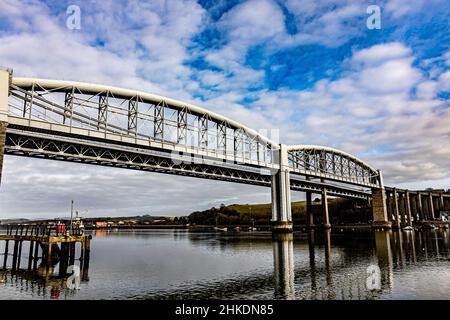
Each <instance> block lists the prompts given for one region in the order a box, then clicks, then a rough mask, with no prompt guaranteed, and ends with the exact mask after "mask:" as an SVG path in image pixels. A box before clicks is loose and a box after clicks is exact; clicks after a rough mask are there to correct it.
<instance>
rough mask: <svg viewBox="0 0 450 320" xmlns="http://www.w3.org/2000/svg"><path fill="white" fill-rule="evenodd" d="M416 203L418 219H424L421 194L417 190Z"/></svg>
mask: <svg viewBox="0 0 450 320" xmlns="http://www.w3.org/2000/svg"><path fill="white" fill-rule="evenodd" d="M416 205H417V213H418V214H419V220H420V221H423V220H425V216H424V214H423V205H422V196H421V194H420V192H417V198H416Z"/></svg>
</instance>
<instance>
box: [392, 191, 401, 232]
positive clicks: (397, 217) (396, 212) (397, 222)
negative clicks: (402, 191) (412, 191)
mask: <svg viewBox="0 0 450 320" xmlns="http://www.w3.org/2000/svg"><path fill="white" fill-rule="evenodd" d="M392 193H393V198H394V200H393V202H394V203H393V207H394V218H395V222H394V227H395V228H397V229H398V228H400V227H401V226H400V222H401V220H400V214H399V208H398V193H397V190H396V189H395V188H394V190H393V191H392Z"/></svg>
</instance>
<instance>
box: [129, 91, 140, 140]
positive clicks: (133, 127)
mask: <svg viewBox="0 0 450 320" xmlns="http://www.w3.org/2000/svg"><path fill="white" fill-rule="evenodd" d="M138 99H139V97H138V96H136V98H135V99H133V98H132V99H130V100H128V134H130V135H131V134H134V135H135V136H136V134H137V119H138V116H137V115H138Z"/></svg>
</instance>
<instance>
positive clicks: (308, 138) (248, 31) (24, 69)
mask: <svg viewBox="0 0 450 320" xmlns="http://www.w3.org/2000/svg"><path fill="white" fill-rule="evenodd" d="M374 4H375V5H378V6H379V7H380V8H381V29H368V28H367V24H366V20H367V18H368V17H369V16H370V14H368V13H367V7H368V6H369V5H374ZM71 5H76V6H78V7H79V8H80V13H81V15H80V26H81V29H73V28H68V27H67V19H68V18H69V19H71V17H72V15H71V12H70V13H69V14H68V13H67V8H68V7H69V6H71ZM449 12H450V2H449V1H448V0H427V1H426V0H416V1H409V0H404V1H402V0H389V1H369V2H367V1H355V0H352V1H343V0H339V1H337V0H336V1H334V0H324V1H316V0H250V1H210V0H204V1H203V0H199V1H194V0H183V1H182V0H173V1H159V0H151V1H145V2H144V1H117V0H114V1H112V0H110V1H108V0H106V1H105V0H103V1H94V0H92V1H74V0H67V1H66V0H58V1H56V0H54V1H50V0H48V1H34V0H28V1H18V0H1V1H0V66H4V67H10V68H13V69H14V75H16V76H28V77H41V78H56V79H65V80H77V81H88V82H96V83H101V84H109V85H114V86H121V87H126V88H132V89H140V90H143V91H148V92H151V93H157V94H161V95H165V96H168V97H171V98H176V99H179V100H184V101H188V102H191V103H194V104H197V105H200V106H202V107H205V108H207V109H210V110H213V111H216V112H218V113H221V114H223V115H226V116H228V117H230V118H233V119H236V120H239V121H240V122H242V123H244V124H246V125H248V126H250V127H252V128H254V129H279V130H280V139H281V141H282V142H283V143H286V144H319V145H328V146H332V147H335V148H339V149H342V150H345V151H347V152H349V153H352V154H355V155H357V156H358V157H360V158H362V159H364V160H366V161H367V162H369V163H370V164H372V165H373V166H374V167H377V168H380V169H382V171H383V173H384V178H385V183H386V184H388V185H397V186H401V187H409V188H426V187H436V188H443V187H445V188H448V187H450V170H449V169H450V143H449V141H450V104H449V97H450V94H449V92H450V35H449V34H450V32H449V31H450V30H449ZM70 21H73V20H69V22H70ZM3 173H4V176H3V179H2V186H1V189H0V218H10V217H44V216H45V217H46V216H49V217H50V216H51V217H56V216H63V215H66V214H67V212H68V211H69V206H70V199H75V201H76V205H77V208H78V209H79V210H80V211H82V212H85V215H89V216H94V215H95V216H104V215H111V216H112V215H125V214H126V215H128V214H155V215H157V214H167V215H181V214H187V213H189V212H191V211H192V210H195V209H206V208H208V207H211V206H218V205H220V203H255V202H269V201H270V192H269V190H268V189H265V188H259V187H250V186H245V185H238V184H230V183H224V182H215V181H206V180H201V179H193V178H185V177H176V176H170V175H161V174H153V173H141V172H134V171H131V170H123V169H110V168H102V167H97V166H87V165H79V164H70V163H58V162H51V161H46V160H35V159H27V158H16V157H11V156H7V157H6V158H5V164H4V172H3ZM299 197H301V195H300V193H296V194H295V195H294V199H295V198H299Z"/></svg>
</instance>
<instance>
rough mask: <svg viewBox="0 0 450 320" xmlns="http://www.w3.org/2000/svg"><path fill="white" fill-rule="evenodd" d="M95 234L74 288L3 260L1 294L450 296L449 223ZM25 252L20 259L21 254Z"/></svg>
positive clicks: (62, 296)
mask: <svg viewBox="0 0 450 320" xmlns="http://www.w3.org/2000/svg"><path fill="white" fill-rule="evenodd" d="M92 236H93V239H92V242H91V254H90V261H89V269H88V270H85V273H84V274H83V280H82V281H81V283H80V286H79V288H78V289H69V288H67V287H66V285H65V283H66V281H65V280H64V279H63V280H62V281H58V266H57V265H56V266H55V268H54V269H52V270H51V272H53V273H50V274H48V275H47V276H46V277H43V276H42V274H37V273H36V272H28V271H26V270H25V268H23V269H24V270H23V271H20V272H17V271H13V272H11V270H9V268H8V265H7V266H6V270H1V269H0V279H3V280H4V282H3V283H2V284H0V299H90V300H92V299H187V298H190V299H211V298H218V299H352V300H353V299H449V298H450V268H449V267H450V260H449V231H448V230H429V231H423V232H422V231H400V232H399V231H343V230H334V229H333V231H331V232H330V231H322V232H319V231H314V232H307V231H304V232H295V233H294V234H293V235H284V236H279V237H276V238H274V239H273V238H272V235H271V233H269V232H258V231H256V232H192V231H188V230H133V231H130V230H120V231H94V232H92ZM2 242H4V241H2ZM3 246H4V243H1V244H0V252H1V253H2V254H3V252H4V250H3ZM23 252H25V253H26V252H27V250H26V247H25V246H24V249H23ZM3 258H4V257H3V255H1V256H0V262H2V261H3ZM22 259H23V262H22V263H21V266H26V265H27V264H28V263H27V254H24V255H23V257H22ZM2 266H3V265H0V268H1V267H2Z"/></svg>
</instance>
